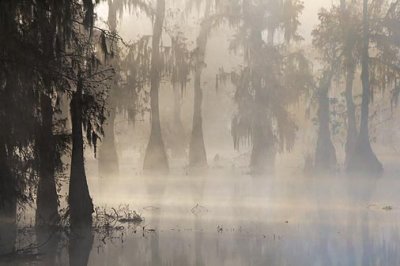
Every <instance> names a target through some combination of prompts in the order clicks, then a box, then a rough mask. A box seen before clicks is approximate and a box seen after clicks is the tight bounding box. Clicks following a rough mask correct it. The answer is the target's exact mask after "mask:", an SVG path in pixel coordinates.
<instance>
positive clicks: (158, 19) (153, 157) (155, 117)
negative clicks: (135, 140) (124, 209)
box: [143, 0, 169, 172]
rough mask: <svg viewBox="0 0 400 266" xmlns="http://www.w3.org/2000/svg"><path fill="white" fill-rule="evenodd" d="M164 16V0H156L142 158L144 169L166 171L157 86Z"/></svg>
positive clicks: (159, 78)
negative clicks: (148, 110)
mask: <svg viewBox="0 0 400 266" xmlns="http://www.w3.org/2000/svg"><path fill="white" fill-rule="evenodd" d="M164 17H165V0H157V8H156V13H155V22H154V26H153V39H152V46H151V47H152V52H151V71H150V87H151V88H150V107H151V133H150V139H149V143H148V145H147V149H146V154H145V158H144V165H143V168H144V170H150V171H157V172H158V171H160V172H166V171H168V168H169V167H168V158H167V153H166V152H165V146H164V141H163V138H162V134H161V124H160V110H159V88H160V81H161V66H162V64H161V63H162V62H161V57H160V41H161V36H162V32H163V24H164Z"/></svg>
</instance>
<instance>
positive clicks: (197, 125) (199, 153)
mask: <svg viewBox="0 0 400 266" xmlns="http://www.w3.org/2000/svg"><path fill="white" fill-rule="evenodd" d="M211 4H212V0H207V1H206V2H205V10H204V16H203V19H202V22H201V26H200V33H199V35H198V37H197V41H196V50H195V54H194V56H195V59H194V60H195V63H194V64H195V73H194V105H193V124H192V135H191V138H190V146H189V166H190V167H200V168H201V167H207V154H206V148H205V145H204V137H203V118H202V108H201V106H202V104H203V91H202V88H201V86H202V85H201V75H202V72H203V68H204V67H205V66H206V63H205V55H206V48H207V40H208V35H209V34H210V31H211V28H212V26H213V24H212V19H211V18H210V11H211V7H212V6H211Z"/></svg>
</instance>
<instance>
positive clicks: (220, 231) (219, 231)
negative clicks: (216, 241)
mask: <svg viewBox="0 0 400 266" xmlns="http://www.w3.org/2000/svg"><path fill="white" fill-rule="evenodd" d="M223 231H224V229H223V228H222V226H220V225H218V226H217V232H218V233H222V232H223Z"/></svg>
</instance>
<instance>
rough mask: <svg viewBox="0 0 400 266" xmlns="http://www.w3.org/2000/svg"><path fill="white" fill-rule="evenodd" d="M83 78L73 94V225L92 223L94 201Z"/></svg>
mask: <svg viewBox="0 0 400 266" xmlns="http://www.w3.org/2000/svg"><path fill="white" fill-rule="evenodd" d="M82 85H83V84H82V79H81V77H79V81H78V86H77V90H76V91H75V92H73V94H72V100H71V119H72V158H71V178H70V182H69V197H68V203H69V212H70V221H71V227H87V226H91V224H92V213H93V203H92V199H91V198H90V195H89V188H88V184H87V180H86V173H85V164H84V155H83V135H82V96H83V95H82V89H83V88H82Z"/></svg>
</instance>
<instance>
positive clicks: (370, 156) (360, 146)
mask: <svg viewBox="0 0 400 266" xmlns="http://www.w3.org/2000/svg"><path fill="white" fill-rule="evenodd" d="M361 65H362V73H361V81H362V87H363V91H362V103H361V122H360V132H359V134H358V137H357V142H356V145H355V148H354V151H353V154H352V156H350V159H349V164H348V166H347V170H348V171H349V172H352V173H362V174H368V175H379V174H380V173H382V171H383V167H382V164H381V163H380V162H379V160H378V158H377V157H376V155H375V153H374V152H373V150H372V147H371V142H370V140H369V128H368V127H369V126H368V122H369V101H370V93H371V91H370V83H369V17H368V1H367V0H364V1H363V49H362V56H361Z"/></svg>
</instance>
